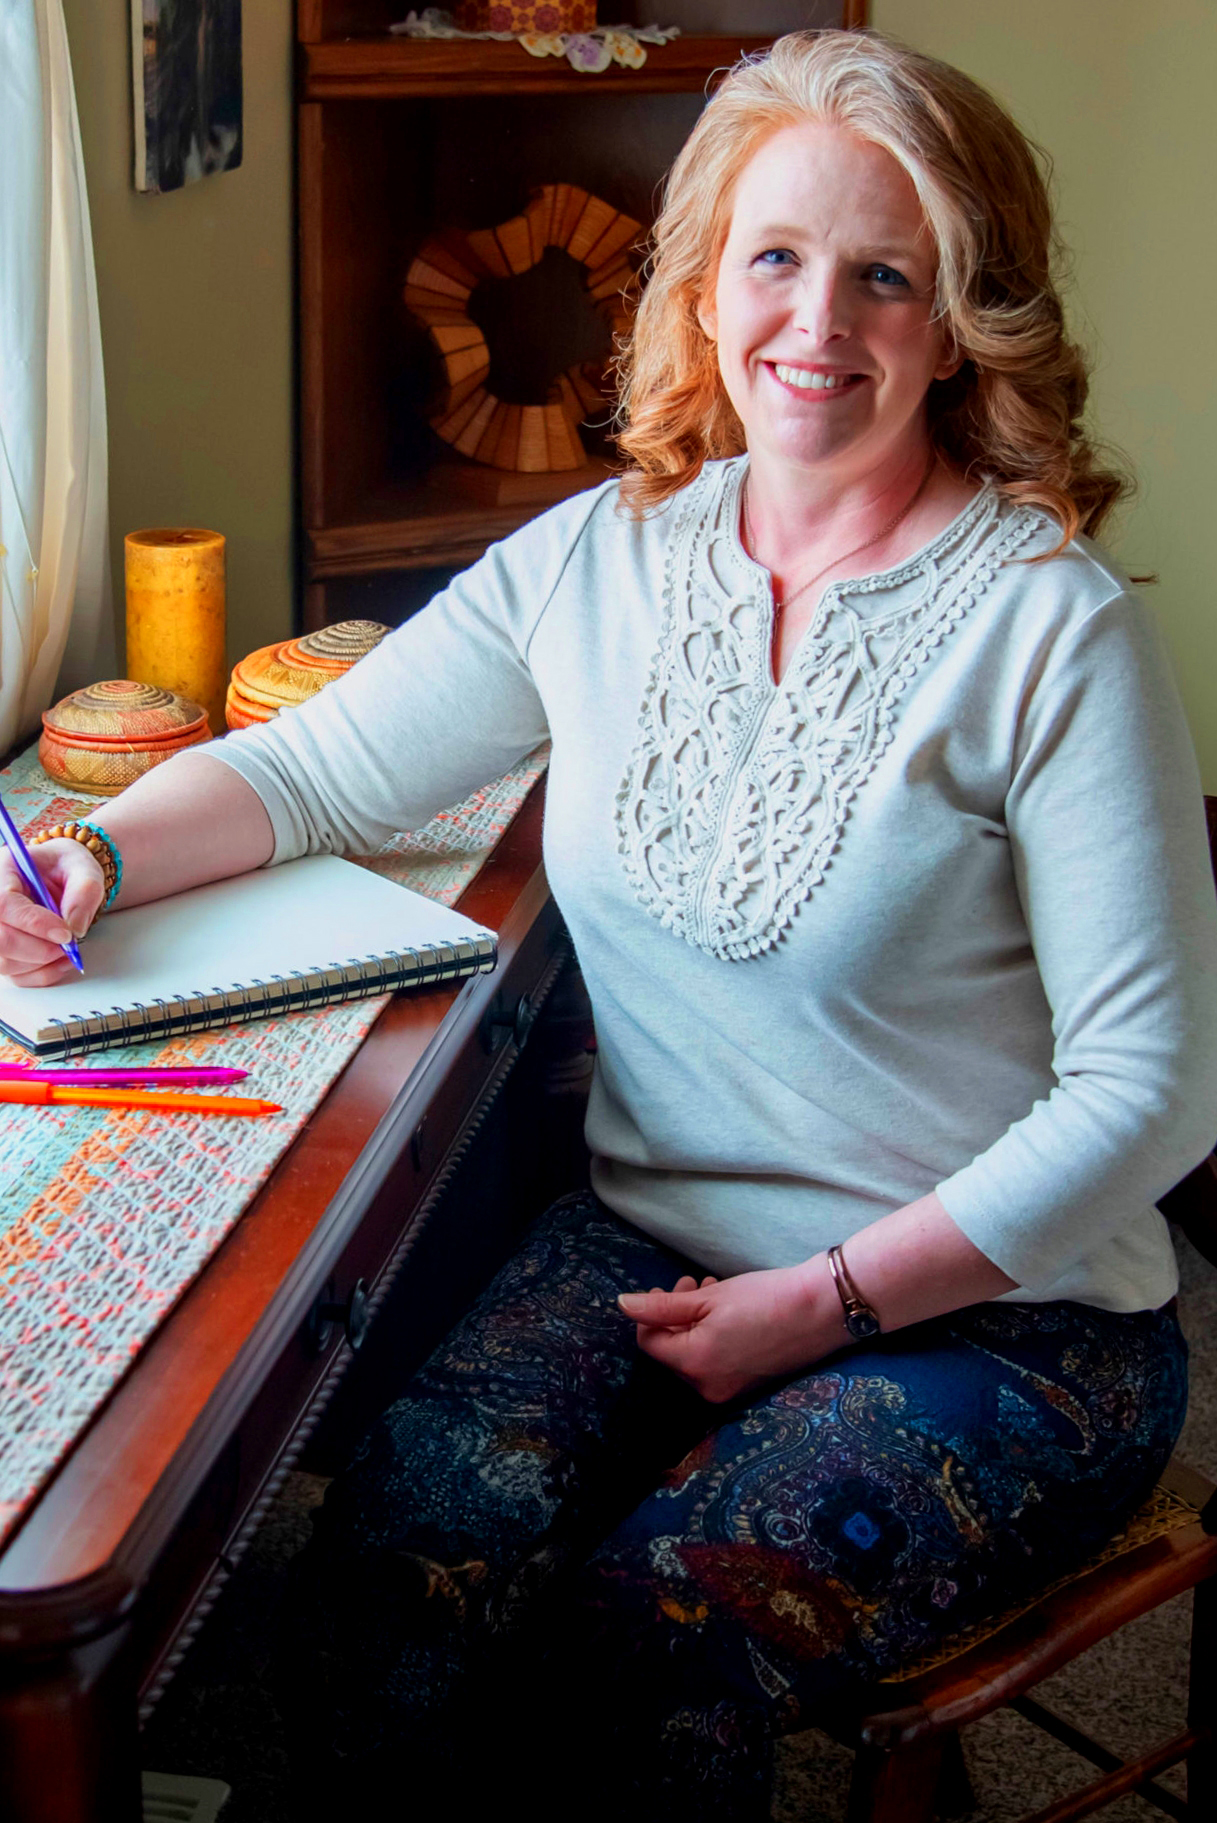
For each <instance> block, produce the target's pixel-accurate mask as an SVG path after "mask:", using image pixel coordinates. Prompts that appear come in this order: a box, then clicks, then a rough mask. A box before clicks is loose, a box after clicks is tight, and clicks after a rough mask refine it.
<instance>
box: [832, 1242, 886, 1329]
mask: <svg viewBox="0 0 1217 1823" xmlns="http://www.w3.org/2000/svg"><path fill="white" fill-rule="evenodd" d="M828 1270H829V1271H830V1272H831V1273H832V1282H833V1284H834V1285H835V1286H836V1288H837V1296H838V1297H839V1298H840V1300H841V1309H842V1310H843V1311H844V1313H845V1327H846V1329H848V1331H849V1333H850V1335H851V1336H852V1337H853V1338H854V1341H855V1342H866V1341H869V1339H870V1338H871V1336H877V1335H879V1334H880V1333H881V1329H880V1323H879V1318H878V1315H877V1313H876V1311H875V1310H874V1307H873V1306H872V1305H870V1304H868V1303H867V1301H866V1299H865V1298H864V1297H863V1296H862V1293H861V1292H860V1291H859V1290H858V1287H857V1286H856V1285H855V1284H854V1281H853V1279H852V1278H851V1277H850V1275H849V1269H848V1267H847V1266H846V1264H845V1256H844V1254H843V1253H842V1252H841V1249H840V1247H830V1248H829V1249H828Z"/></svg>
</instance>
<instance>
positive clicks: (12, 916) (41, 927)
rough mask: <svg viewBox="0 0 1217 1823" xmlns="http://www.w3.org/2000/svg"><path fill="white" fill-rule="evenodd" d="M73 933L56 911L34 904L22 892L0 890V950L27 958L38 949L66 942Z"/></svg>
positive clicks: (6, 953) (6, 954) (5, 953)
mask: <svg viewBox="0 0 1217 1823" xmlns="http://www.w3.org/2000/svg"><path fill="white" fill-rule="evenodd" d="M71 935H72V932H71V931H70V930H69V928H68V926H67V924H66V923H65V921H64V920H63V918H61V917H60V916H59V914H58V912H52V911H48V910H47V909H46V906H45V905H36V904H35V903H34V901H33V899H29V898H27V897H26V895H25V893H24V892H18V891H15V890H11V889H10V890H9V891H8V892H3V891H0V950H2V953H3V954H4V955H5V956H8V955H12V956H14V957H15V958H16V957H22V958H23V959H25V960H27V961H28V960H29V959H30V958H31V957H32V956H33V955H34V954H35V953H36V951H37V949H38V948H42V949H46V948H47V946H48V945H50V944H61V943H66V942H67V941H68V939H69V938H70V937H71Z"/></svg>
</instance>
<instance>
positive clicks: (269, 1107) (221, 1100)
mask: <svg viewBox="0 0 1217 1823" xmlns="http://www.w3.org/2000/svg"><path fill="white" fill-rule="evenodd" d="M5 1101H24V1102H33V1103H34V1104H35V1105H36V1106H38V1107H45V1106H46V1105H47V1104H48V1103H51V1102H54V1103H69V1104H72V1105H74V1106H77V1105H78V1106H81V1107H89V1108H160V1109H161V1111H162V1112H163V1113H167V1114H282V1112H283V1109H282V1108H281V1107H280V1105H279V1103H278V1102H277V1101H255V1100H254V1099H253V1097H252V1096H248V1095H177V1094H173V1093H167V1092H165V1091H159V1092H158V1091H156V1090H149V1089H75V1088H73V1089H69V1088H64V1087H63V1086H62V1085H61V1084H59V1083H57V1082H0V1102H5Z"/></svg>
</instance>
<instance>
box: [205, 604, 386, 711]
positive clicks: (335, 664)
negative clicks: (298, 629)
mask: <svg viewBox="0 0 1217 1823" xmlns="http://www.w3.org/2000/svg"><path fill="white" fill-rule="evenodd" d="M388 630H389V629H388V628H387V627H382V626H380V625H379V624H378V623H377V622H376V621H374V620H346V621H340V622H339V623H338V624H337V625H335V626H332V627H322V628H320V630H319V631H318V632H316V633H308V634H306V635H305V637H304V638H303V639H288V640H282V641H280V642H277V643H276V644H275V645H273V646H260V647H259V648H258V650H257V651H256V652H250V653H249V654H248V656H247V657H245V658H242V659H241V660H239V662H238V663H237V664H236V665H234V667H233V673H232V681H231V683H230V685H229V689H230V692H231V694H232V696H234V697H237V698H243V699H244V700H245V701H246V702H254V703H262V704H265V705H266V707H267V708H270V709H286V708H288V707H290V706H292V705H294V704H296V703H303V702H306V701H307V700H308V698H309V697H310V696H316V694H317V692H318V691H319V690H323V689H324V688H325V686H326V684H328V683H331V682H332V681H333V679H334V678H336V677H341V676H342V673H343V672H344V671H349V670H350V668H351V666H352V665H353V664H357V663H358V661H359V660H360V659H361V658H363V657H364V655H365V654H366V653H368V652H370V651H371V650H372V649H373V647H374V646H378V645H379V644H380V642H381V640H382V639H383V638H384V636H385V634H386V633H387V632H388Z"/></svg>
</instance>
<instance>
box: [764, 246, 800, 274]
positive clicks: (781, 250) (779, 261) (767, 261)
mask: <svg viewBox="0 0 1217 1823" xmlns="http://www.w3.org/2000/svg"><path fill="white" fill-rule="evenodd" d="M756 263H757V264H758V265H760V266H768V267H769V268H770V270H771V271H772V270H776V269H780V268H781V267H783V266H790V265H793V264H794V254H793V253H792V252H791V251H790V249H789V247H766V249H765V251H764V253H758V254H757V256H756Z"/></svg>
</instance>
